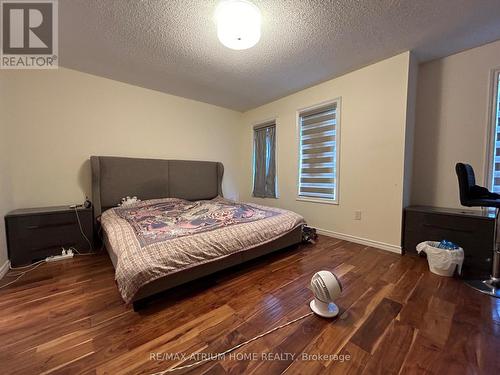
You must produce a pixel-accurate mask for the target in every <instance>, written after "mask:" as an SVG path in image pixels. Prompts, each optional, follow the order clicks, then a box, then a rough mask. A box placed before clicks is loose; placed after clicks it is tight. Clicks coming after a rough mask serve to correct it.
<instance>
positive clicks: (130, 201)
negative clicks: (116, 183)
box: [118, 196, 141, 207]
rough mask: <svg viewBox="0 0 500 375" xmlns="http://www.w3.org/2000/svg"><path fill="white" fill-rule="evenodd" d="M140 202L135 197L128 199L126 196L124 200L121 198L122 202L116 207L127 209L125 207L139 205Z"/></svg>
mask: <svg viewBox="0 0 500 375" xmlns="http://www.w3.org/2000/svg"><path fill="white" fill-rule="evenodd" d="M140 201H141V200H140V199H138V198H137V197H132V198H131V197H129V196H127V197H126V198H122V201H121V203H119V204H118V206H120V207H127V206H131V205H133V204H135V203H139V202H140Z"/></svg>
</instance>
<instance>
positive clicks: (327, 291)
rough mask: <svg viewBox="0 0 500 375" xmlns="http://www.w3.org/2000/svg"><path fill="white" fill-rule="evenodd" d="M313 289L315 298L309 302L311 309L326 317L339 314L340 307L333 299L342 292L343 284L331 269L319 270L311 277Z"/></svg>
mask: <svg viewBox="0 0 500 375" xmlns="http://www.w3.org/2000/svg"><path fill="white" fill-rule="evenodd" d="M311 291H312V292H313V294H314V299H313V300H312V301H311V302H310V303H309V306H310V307H311V310H312V311H313V312H314V313H315V314H317V315H319V316H322V317H324V318H333V317H335V316H337V315H338V313H339V308H338V307H337V305H336V304H335V303H333V300H334V299H335V298H337V297H338V296H340V293H342V284H341V283H340V280H339V279H337V276H335V275H334V274H333V273H331V272H330V271H319V272H316V273H315V274H314V276H313V277H312V279H311Z"/></svg>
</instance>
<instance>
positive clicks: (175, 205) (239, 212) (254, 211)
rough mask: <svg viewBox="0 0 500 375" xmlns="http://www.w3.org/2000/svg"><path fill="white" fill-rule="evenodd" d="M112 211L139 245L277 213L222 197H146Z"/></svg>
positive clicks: (276, 213)
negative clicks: (201, 198)
mask: <svg viewBox="0 0 500 375" xmlns="http://www.w3.org/2000/svg"><path fill="white" fill-rule="evenodd" d="M115 212H116V213H117V214H118V215H119V216H120V217H121V218H123V219H125V220H127V222H128V223H129V224H130V225H131V226H132V228H134V231H135V234H136V236H137V240H138V241H139V244H140V245H141V247H144V246H147V245H151V244H153V243H157V242H162V241H166V240H170V239H173V238H178V237H181V236H189V235H192V234H196V233H202V232H206V231H209V230H214V229H218V228H221V227H227V226H229V225H235V224H243V223H249V222H251V221H255V220H262V219H265V218H268V217H272V216H276V215H278V214H279V212H277V211H273V210H270V209H267V208H264V207H262V208H259V207H256V206H251V205H248V204H244V203H236V202H231V201H228V200H224V199H218V200H210V201H196V202H189V201H185V200H182V199H169V200H165V201H162V202H151V201H147V202H144V203H142V204H139V205H134V207H124V208H117V209H115Z"/></svg>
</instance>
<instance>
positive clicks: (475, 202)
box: [455, 163, 500, 298]
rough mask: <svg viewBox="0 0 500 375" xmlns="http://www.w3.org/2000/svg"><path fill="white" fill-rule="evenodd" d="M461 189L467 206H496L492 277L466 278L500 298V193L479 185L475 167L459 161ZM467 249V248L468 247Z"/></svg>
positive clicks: (479, 289) (462, 200) (462, 202)
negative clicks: (499, 230)
mask: <svg viewBox="0 0 500 375" xmlns="http://www.w3.org/2000/svg"><path fill="white" fill-rule="evenodd" d="M455 170H456V172H457V177H458V187H459V189H460V203H461V204H462V205H464V206H467V207H487V208H495V234H494V236H493V257H492V270H491V277H490V278H489V279H488V280H466V281H465V282H466V283H467V284H469V285H470V286H471V287H473V288H474V289H476V290H478V291H480V292H482V293H485V294H488V295H490V296H492V297H496V298H500V252H499V250H498V249H497V247H496V243H497V241H496V239H497V224H498V212H499V209H500V194H496V193H492V192H491V191H489V190H488V189H486V188H484V187H481V186H477V185H476V178H475V176H474V169H472V167H471V166H470V165H469V164H464V163H457V165H456V166H455ZM466 251H467V249H466Z"/></svg>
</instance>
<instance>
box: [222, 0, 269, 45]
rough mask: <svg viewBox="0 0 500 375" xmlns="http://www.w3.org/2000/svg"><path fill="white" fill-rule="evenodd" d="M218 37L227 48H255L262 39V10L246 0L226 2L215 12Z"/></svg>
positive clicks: (229, 0) (227, 0)
mask: <svg viewBox="0 0 500 375" xmlns="http://www.w3.org/2000/svg"><path fill="white" fill-rule="evenodd" d="M215 22H216V23H217V36H218V37H219V40H220V42H221V43H222V44H224V45H225V46H226V47H228V48H231V49H236V50H241V49H247V48H250V47H253V46H254V45H256V44H257V43H258V42H259V39H260V25H261V16H260V10H259V8H257V7H256V6H255V5H254V4H252V3H251V2H249V1H246V0H225V1H222V2H220V3H219V5H218V6H217V8H216V10H215Z"/></svg>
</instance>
